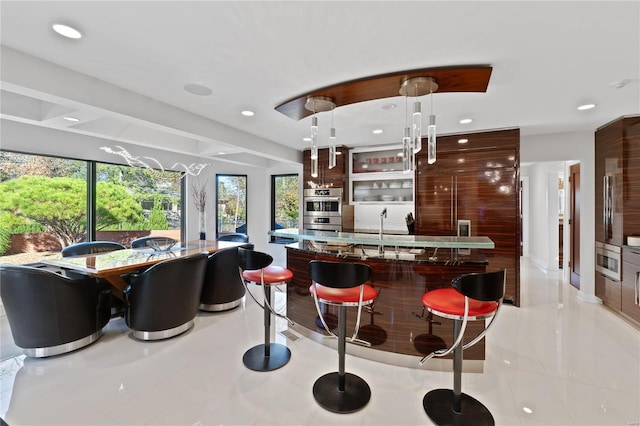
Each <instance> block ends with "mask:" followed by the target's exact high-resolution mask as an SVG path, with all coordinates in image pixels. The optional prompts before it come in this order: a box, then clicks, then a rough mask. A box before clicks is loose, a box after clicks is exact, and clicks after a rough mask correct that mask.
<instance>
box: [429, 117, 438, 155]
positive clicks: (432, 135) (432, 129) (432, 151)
mask: <svg viewBox="0 0 640 426" xmlns="http://www.w3.org/2000/svg"><path fill="white" fill-rule="evenodd" d="M435 162H436V116H435V115H430V116H429V126H427V163H429V164H433V163H435Z"/></svg>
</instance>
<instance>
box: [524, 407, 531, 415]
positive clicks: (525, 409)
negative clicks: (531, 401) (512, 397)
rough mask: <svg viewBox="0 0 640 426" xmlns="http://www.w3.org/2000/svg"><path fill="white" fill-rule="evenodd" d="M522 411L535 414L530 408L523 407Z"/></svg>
mask: <svg viewBox="0 0 640 426" xmlns="http://www.w3.org/2000/svg"><path fill="white" fill-rule="evenodd" d="M522 411H524V412H525V413H527V414H531V413H533V410H532V409H531V408H529V407H522Z"/></svg>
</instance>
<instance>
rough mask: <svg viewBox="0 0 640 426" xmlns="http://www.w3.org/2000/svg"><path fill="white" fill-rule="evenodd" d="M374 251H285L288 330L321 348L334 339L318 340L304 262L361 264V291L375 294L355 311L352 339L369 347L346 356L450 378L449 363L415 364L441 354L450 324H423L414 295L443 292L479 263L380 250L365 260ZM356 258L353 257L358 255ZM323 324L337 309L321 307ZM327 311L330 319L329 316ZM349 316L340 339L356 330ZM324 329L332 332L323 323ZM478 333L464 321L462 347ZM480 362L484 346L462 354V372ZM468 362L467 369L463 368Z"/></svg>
mask: <svg viewBox="0 0 640 426" xmlns="http://www.w3.org/2000/svg"><path fill="white" fill-rule="evenodd" d="M374 249H375V250H377V247H373V246H372V247H366V246H365V247H358V248H357V250H354V251H353V252H346V253H345V252H343V251H340V252H339V251H332V250H318V249H317V247H316V246H314V245H313V244H311V243H309V242H308V241H303V242H298V243H294V244H290V245H288V246H287V268H288V269H290V270H291V271H292V272H293V275H294V278H293V280H292V281H291V282H290V283H289V286H288V292H287V315H288V316H289V317H290V318H291V319H292V320H293V321H294V322H295V323H296V325H295V326H294V329H295V330H296V331H298V332H299V333H301V334H303V335H305V336H306V337H308V338H312V339H314V340H317V341H319V342H321V343H323V344H326V345H329V346H332V345H333V346H335V339H331V338H325V337H324V336H326V335H327V333H326V331H325V330H324V328H323V327H322V324H321V323H320V322H319V320H318V318H317V311H316V307H315V305H314V302H313V298H312V297H311V296H310V295H309V286H310V285H311V280H310V278H309V273H308V269H307V268H308V264H309V262H310V261H311V260H314V259H318V260H329V261H343V262H361V263H366V264H367V265H369V266H370V267H371V268H372V278H371V280H370V281H369V284H370V285H372V286H373V287H375V288H376V289H377V290H378V291H379V292H380V295H379V297H378V299H377V300H376V302H375V304H374V305H373V307H372V308H371V309H363V311H362V318H361V321H360V328H359V333H358V338H359V339H362V340H365V341H368V342H370V343H371V347H365V346H361V345H357V344H350V345H347V351H348V353H350V354H353V355H356V356H359V357H362V358H367V359H372V360H375V361H380V362H386V363H389V364H393V365H403V366H407V367H413V368H426V369H431V370H443V371H451V361H450V359H451V358H450V357H449V358H445V359H431V360H429V361H428V362H427V363H426V364H425V365H424V366H422V367H420V366H419V365H418V361H419V360H420V358H421V357H422V356H424V355H426V354H428V353H431V352H432V351H433V350H436V349H440V348H443V347H449V346H451V344H452V343H453V342H452V341H453V321H452V320H447V319H444V318H440V317H433V318H430V317H429V315H428V312H426V311H424V310H423V307H422V295H423V294H424V293H425V292H426V291H429V290H433V289H436V288H441V287H448V286H450V285H451V280H452V279H453V278H455V277H457V276H458V275H461V274H467V273H472V272H484V271H485V270H486V269H487V261H486V258H485V257H484V256H483V255H482V253H481V250H477V249H452V248H440V249H438V251H437V256H435V257H434V255H433V254H434V253H433V251H434V249H432V248H427V249H423V250H411V251H405V252H403V253H400V254H398V255H396V254H395V253H394V250H393V248H389V247H387V252H386V254H385V256H383V257H380V256H366V255H365V253H369V254H370V253H371V252H372V251H373V250H374ZM358 252H360V254H358ZM322 308H323V309H326V311H325V312H326V313H328V314H329V315H326V317H328V318H332V316H334V315H335V316H336V318H337V309H336V308H335V307H332V306H323V307H322ZM334 311H335V312H334ZM356 317H357V315H356V310H355V309H349V313H348V318H347V320H348V323H347V333H348V334H349V333H352V332H353V329H354V327H355V323H356ZM328 323H329V326H330V327H332V326H335V323H333V324H332V322H331V321H328ZM483 329H484V324H483V323H482V322H480V321H470V322H469V324H468V326H467V331H466V333H465V339H464V341H465V342H466V341H469V340H471V339H472V338H473V337H475V336H476V335H477V334H479V333H480V332H481V331H482V330H483ZM484 357H485V349H484V341H481V342H479V343H478V344H476V345H474V346H473V347H471V348H470V349H468V350H467V351H465V353H464V358H465V371H468V372H481V371H482V367H483V362H482V361H483V360H484ZM467 361H470V362H467Z"/></svg>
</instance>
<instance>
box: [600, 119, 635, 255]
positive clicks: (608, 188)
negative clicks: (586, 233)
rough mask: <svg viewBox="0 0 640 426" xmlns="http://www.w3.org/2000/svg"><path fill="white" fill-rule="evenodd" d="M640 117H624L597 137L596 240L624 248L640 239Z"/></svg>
mask: <svg viewBox="0 0 640 426" xmlns="http://www.w3.org/2000/svg"><path fill="white" fill-rule="evenodd" d="M639 162H640V117H623V118H620V119H618V120H616V121H613V122H611V123H608V124H606V125H604V126H602V127H600V128H599V129H598V130H597V131H596V134H595V173H596V176H595V193H596V197H595V209H596V217H595V239H596V241H601V242H604V243H608V244H613V245H616V246H622V245H623V244H625V241H626V237H627V236H629V235H640V163H639Z"/></svg>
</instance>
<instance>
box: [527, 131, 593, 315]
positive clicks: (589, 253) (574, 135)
mask: <svg viewBox="0 0 640 426" xmlns="http://www.w3.org/2000/svg"><path fill="white" fill-rule="evenodd" d="M594 140H595V129H594V131H593V132H566V133H554V134H547V135H535V136H521V138H520V161H521V162H522V163H536V162H550V161H551V162H554V161H574V162H575V161H579V162H580V196H581V197H582V199H581V216H580V221H581V225H580V291H579V293H578V297H580V298H581V299H583V300H586V301H590V302H596V303H599V302H600V299H599V298H597V297H596V296H595V281H594V280H595V275H594V273H595V270H594V268H595V265H594V256H595V231H594V227H595V145H594ZM530 192H533V191H530ZM531 208H532V210H533V212H532V213H531V222H532V224H531V226H532V227H535V226H536V225H535V224H534V222H536V221H537V219H538V218H537V216H538V213H539V211H538V208H539V206H537V205H536V204H535V203H534V202H533V201H532V202H531ZM540 214H542V215H543V216H544V217H547V216H546V212H545V211H543V212H541V213H540ZM547 228H548V224H547ZM567 229H568V227H565V232H567ZM534 233H535V231H532V234H534ZM565 235H566V233H565ZM565 240H566V239H565Z"/></svg>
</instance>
